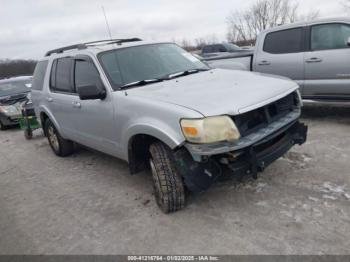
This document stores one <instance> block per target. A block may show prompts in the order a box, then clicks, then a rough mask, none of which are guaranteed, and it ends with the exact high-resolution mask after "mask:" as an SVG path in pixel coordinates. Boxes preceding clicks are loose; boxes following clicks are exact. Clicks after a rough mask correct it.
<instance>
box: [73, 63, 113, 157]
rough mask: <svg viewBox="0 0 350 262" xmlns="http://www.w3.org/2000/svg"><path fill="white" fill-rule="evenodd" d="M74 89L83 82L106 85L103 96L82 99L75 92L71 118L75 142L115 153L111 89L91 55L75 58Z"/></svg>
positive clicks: (90, 84)
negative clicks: (103, 81)
mask: <svg viewBox="0 0 350 262" xmlns="http://www.w3.org/2000/svg"><path fill="white" fill-rule="evenodd" d="M73 71H74V77H73V79H74V90H75V91H76V90H78V89H82V88H84V87H86V86H92V85H94V86H97V87H99V88H104V89H106V93H107V95H106V98H105V99H103V100H101V99H94V100H81V99H80V98H79V96H76V97H75V99H74V101H72V108H73V111H75V112H77V113H74V115H78V117H77V118H74V119H72V121H73V122H74V123H72V125H73V126H74V130H75V135H76V136H77V140H78V142H80V143H81V144H83V145H87V146H89V147H91V148H94V149H96V150H99V151H102V152H105V153H108V154H112V155H115V154H116V151H117V145H116V143H115V130H116V129H115V126H116V123H115V118H114V116H115V114H114V105H113V93H112V92H111V90H107V89H108V88H105V87H104V85H103V83H102V80H101V77H100V74H99V72H98V70H97V68H96V66H95V64H94V62H93V61H92V59H91V58H89V57H87V56H86V59H84V58H82V57H80V58H79V59H75V60H74V70H73Z"/></svg>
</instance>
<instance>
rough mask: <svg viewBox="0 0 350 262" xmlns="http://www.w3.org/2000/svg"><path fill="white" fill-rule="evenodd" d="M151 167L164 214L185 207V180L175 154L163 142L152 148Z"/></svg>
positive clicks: (158, 199) (158, 202)
mask: <svg viewBox="0 0 350 262" xmlns="http://www.w3.org/2000/svg"><path fill="white" fill-rule="evenodd" d="M149 151H150V155H151V157H150V166H151V171H152V177H153V187H154V195H155V198H156V201H157V204H158V206H159V207H160V209H161V210H162V211H163V212H164V213H171V212H175V211H178V210H180V209H182V208H184V206H185V189H184V184H183V179H182V177H181V175H180V174H179V173H178V172H177V170H176V168H175V160H174V156H173V152H172V151H171V149H170V148H169V147H167V146H166V145H165V144H163V143H161V142H156V143H153V144H152V145H151V146H150V149H149Z"/></svg>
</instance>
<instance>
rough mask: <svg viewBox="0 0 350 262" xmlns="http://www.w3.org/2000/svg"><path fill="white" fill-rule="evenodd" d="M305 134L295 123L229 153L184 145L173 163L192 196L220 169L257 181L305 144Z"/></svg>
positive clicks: (216, 174) (208, 183)
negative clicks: (266, 169) (285, 156)
mask: <svg viewBox="0 0 350 262" xmlns="http://www.w3.org/2000/svg"><path fill="white" fill-rule="evenodd" d="M307 131H308V128H307V126H306V125H304V124H303V123H300V122H299V121H298V120H296V121H293V122H292V123H290V124H289V125H287V126H284V127H283V128H280V129H279V130H277V131H275V132H273V133H271V134H270V135H268V136H266V137H264V138H262V139H261V140H259V141H257V142H255V143H253V144H249V145H248V146H246V147H244V148H239V149H237V150H230V149H229V148H230V146H227V145H226V146H225V147H224V148H226V150H227V151H226V150H224V148H223V147H219V146H220V145H216V146H217V147H218V148H217V150H214V151H213V150H210V149H211V148H210V147H208V146H207V145H202V147H201V148H200V147H198V146H197V145H196V147H195V148H194V149H193V147H191V146H188V145H187V146H186V148H187V150H179V151H178V152H176V153H175V159H176V160H177V163H178V168H179V170H180V172H181V174H182V176H183V177H184V179H185V183H186V185H187V187H188V188H189V189H190V190H191V191H193V192H201V191H204V190H206V189H208V188H209V187H210V185H211V184H212V183H213V182H214V181H215V180H216V178H217V177H218V176H220V175H221V174H222V167H223V166H226V167H227V168H228V169H230V170H231V171H232V173H233V174H234V175H237V176H241V175H245V174H250V175H252V176H253V177H254V178H256V177H257V174H258V172H262V171H263V170H264V169H265V168H266V167H267V166H268V165H270V164H271V163H273V162H274V161H275V160H277V159H278V158H280V157H282V156H283V155H284V154H285V153H287V152H288V151H289V150H290V148H291V147H292V146H294V145H296V144H298V145H302V144H303V143H305V141H306V138H307ZM213 152H220V153H218V154H213Z"/></svg>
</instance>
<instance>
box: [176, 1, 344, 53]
mask: <svg viewBox="0 0 350 262" xmlns="http://www.w3.org/2000/svg"><path fill="white" fill-rule="evenodd" d="M344 1H345V2H344V5H347V7H349V9H350V0H344ZM318 16H319V10H317V9H313V10H307V11H305V10H301V9H300V7H299V4H298V3H297V2H296V1H295V0H257V1H255V2H254V3H252V4H251V5H250V6H249V7H248V8H247V9H245V10H234V11H231V12H230V13H229V14H228V16H227V17H226V25H227V35H226V41H227V42H229V43H234V44H237V45H239V46H250V45H254V44H255V41H256V38H257V36H258V34H259V33H260V32H261V31H263V30H266V29H269V28H272V27H276V26H280V25H284V24H288V23H294V22H297V21H308V20H313V19H316V18H317V17H318ZM217 42H218V41H217V38H216V36H215V35H212V36H210V37H203V38H199V39H195V40H194V41H189V40H187V39H183V40H181V41H178V42H177V43H178V44H180V45H181V46H182V47H184V48H185V49H186V50H189V51H192V50H200V49H202V47H203V46H204V45H207V44H213V43H217Z"/></svg>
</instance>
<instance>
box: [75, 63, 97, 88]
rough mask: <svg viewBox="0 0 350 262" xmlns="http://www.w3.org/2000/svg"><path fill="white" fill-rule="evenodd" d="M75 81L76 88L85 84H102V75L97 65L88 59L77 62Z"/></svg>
mask: <svg viewBox="0 0 350 262" xmlns="http://www.w3.org/2000/svg"><path fill="white" fill-rule="evenodd" d="M74 83H75V87H76V88H81V87H84V86H92V85H95V86H100V85H101V80H100V75H99V73H98V71H97V69H96V68H95V66H94V65H93V64H91V63H89V62H87V61H79V60H78V61H76V62H75V73H74Z"/></svg>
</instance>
